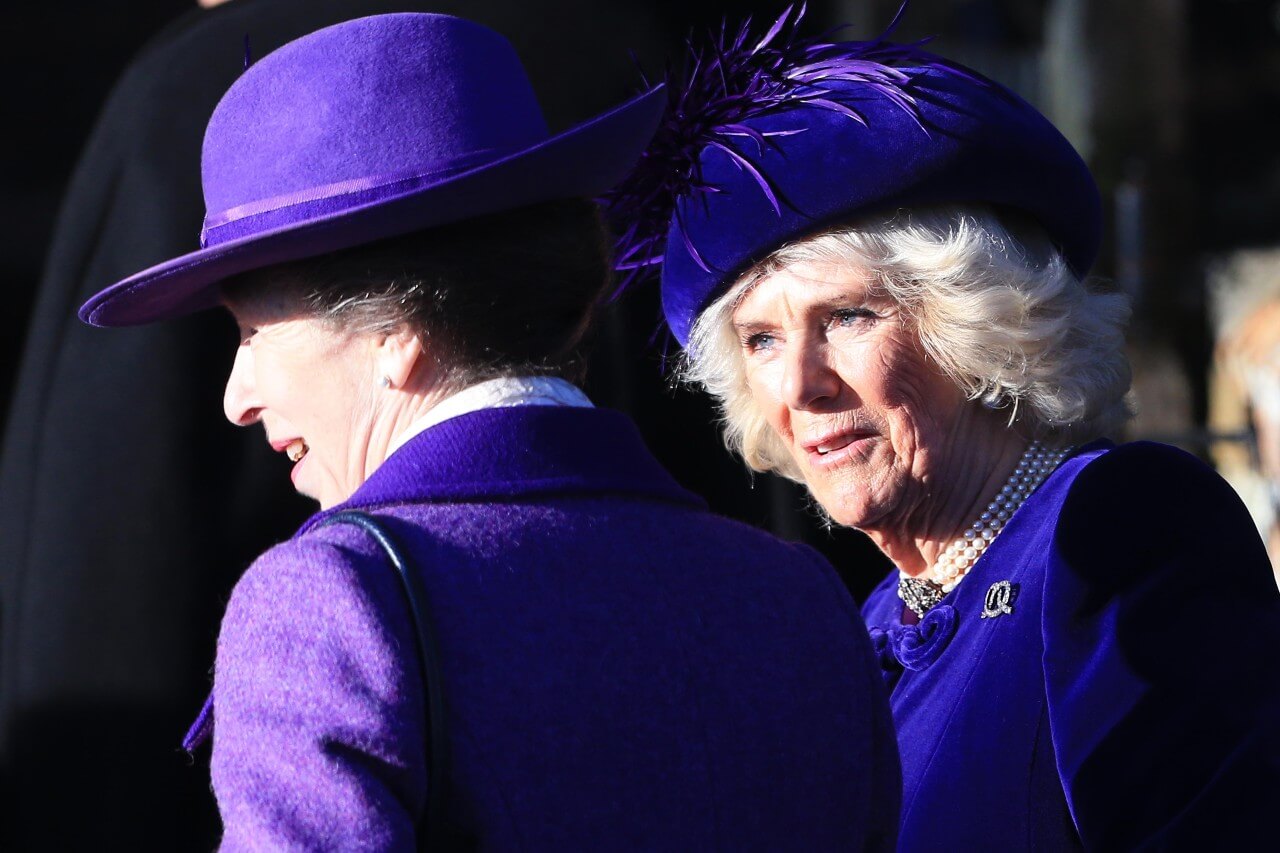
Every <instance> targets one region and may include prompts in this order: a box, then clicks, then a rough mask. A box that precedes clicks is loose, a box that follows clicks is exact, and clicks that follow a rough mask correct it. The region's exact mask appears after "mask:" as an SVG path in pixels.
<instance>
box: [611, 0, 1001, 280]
mask: <svg viewBox="0 0 1280 853" xmlns="http://www.w3.org/2000/svg"><path fill="white" fill-rule="evenodd" d="M905 9H906V3H905V2H904V3H903V5H902V7H901V8H899V10H898V13H897V15H896V16H895V17H894V20H893V22H892V23H891V24H890V25H889V27H888V28H887V29H886V30H885V31H884V32H883V33H882V34H881V35H880V36H879V37H878V38H876V39H874V40H871V41H861V42H832V41H829V40H828V38H829V35H830V34H825V35H823V36H819V37H816V38H801V37H799V36H798V35H797V29H798V27H799V25H800V22H801V20H802V19H803V18H804V14H805V5H804V4H803V3H802V4H800V5H799V6H798V7H797V6H794V5H792V6H788V7H787V8H786V9H785V10H784V11H783V13H782V14H781V15H780V16H779V17H778V19H777V20H776V21H774V22H773V25H772V26H771V27H769V29H768V30H767V31H766V32H765V34H764V35H763V36H762V37H761V38H760V39H759V40H758V41H754V43H753V40H752V36H751V33H752V22H751V19H750V18H748V19H747V20H746V21H745V22H744V23H743V24H742V25H741V26H740V27H739V28H738V29H737V30H736V31H734V32H732V33H731V32H730V31H729V29H728V27H727V25H726V26H725V27H724V28H722V30H721V32H720V33H719V35H718V36H716V37H714V38H713V39H712V41H711V43H710V44H709V45H708V46H705V47H699V46H696V45H694V44H693V43H692V41H691V42H690V43H689V51H690V52H689V57H688V62H687V67H686V69H685V70H684V72H683V74H681V75H679V76H672V75H668V77H669V79H668V86H667V93H668V95H667V97H668V101H667V111H666V114H665V116H664V118H663V121H662V124H661V125H660V126H659V128H658V132H657V134H656V135H655V136H654V138H653V141H652V142H651V143H650V144H649V148H648V149H647V150H646V151H645V153H644V154H643V155H642V156H641V159H640V162H639V163H638V164H637V165H636V167H635V168H634V169H633V171H632V172H631V174H630V175H629V176H628V177H627V178H626V180H624V181H623V182H622V183H621V184H619V185H618V186H617V187H616V188H614V189H613V190H612V191H610V193H609V194H608V195H607V196H605V198H604V199H603V201H604V204H605V207H606V209H607V211H608V214H609V217H610V219H611V220H612V221H614V222H615V223H617V224H618V225H619V226H620V231H621V233H620V235H619V237H618V240H617V242H616V244H615V258H616V261H615V267H616V269H617V270H618V271H619V273H620V276H619V284H618V288H617V290H616V291H615V293H614V296H615V298H616V297H617V296H618V295H620V294H621V293H622V292H624V291H625V290H627V289H628V288H629V287H630V286H631V285H632V284H634V283H635V282H636V281H637V280H639V279H642V278H645V277H647V275H649V274H654V273H656V272H657V271H658V269H659V267H660V265H661V264H662V259H663V255H664V253H665V250H666V245H667V241H668V232H669V230H671V228H672V221H673V218H674V220H675V227H674V230H675V232H676V233H678V234H679V235H680V238H681V240H682V241H683V243H684V246H685V248H686V249H687V250H688V252H689V254H690V256H691V257H692V258H693V259H694V261H695V262H696V263H697V264H698V266H700V267H701V268H702V269H703V270H704V271H706V272H711V270H710V269H709V268H708V266H707V264H706V262H705V261H704V260H703V259H702V256H701V255H700V254H699V253H698V251H697V248H696V247H695V246H694V245H693V241H692V240H690V239H689V236H688V234H687V233H686V230H685V228H684V227H683V225H682V223H681V221H680V219H681V217H680V214H679V208H678V206H677V203H678V202H679V201H680V199H682V198H685V197H691V198H696V197H698V196H705V195H708V194H713V193H716V192H718V188H717V187H715V186H713V185H711V184H709V183H707V182H705V181H703V179H702V175H701V173H700V171H701V170H700V169H699V159H700V156H701V154H702V152H703V151H704V150H706V149H707V148H708V147H712V148H716V149H718V150H720V151H722V152H723V153H724V154H726V155H727V156H728V157H729V158H730V159H731V160H732V161H733V163H734V164H735V165H736V166H737V167H738V168H739V169H741V170H742V171H744V172H746V173H747V174H749V175H750V177H751V178H752V180H753V181H754V182H755V184H756V185H757V186H758V187H759V188H760V191H761V192H762V193H763V194H764V196H765V197H766V198H767V199H768V201H769V203H770V205H771V206H772V207H773V209H774V211H775V212H778V213H781V210H782V206H783V205H787V200H786V197H785V196H784V195H783V194H782V193H781V192H780V191H779V190H778V188H777V187H776V186H774V184H773V183H772V182H771V181H770V180H769V177H768V176H767V175H766V174H765V173H764V172H762V171H761V170H760V169H759V168H757V166H756V165H755V164H754V163H753V162H752V159H751V156H750V152H749V150H750V149H754V150H755V152H756V153H757V155H759V154H760V153H762V152H763V151H764V149H765V148H766V147H770V146H772V145H773V144H774V139H776V138H778V137H781V136H787V135H793V134H795V133H799V132H803V131H796V130H792V131H781V132H760V131H757V130H755V129H754V128H752V127H750V126H749V125H748V124H747V122H748V121H751V120H754V119H758V118H760V117H762V116H767V115H772V114H777V113H781V112H785V111H787V110H791V109H796V108H798V107H806V108H816V109H822V110H828V111H831V112H834V113H838V114H840V115H843V116H845V117H847V118H848V119H849V120H850V121H855V122H858V123H860V124H863V125H865V124H866V123H867V121H866V118H865V117H864V116H863V113H862V112H861V111H860V110H859V109H858V103H859V102H860V101H865V99H867V98H883V99H886V100H888V101H889V102H890V103H892V104H894V105H896V106H897V107H898V108H900V109H901V110H902V111H903V112H905V113H906V114H907V115H909V116H910V117H911V118H912V119H913V120H914V121H915V123H916V124H917V125H918V126H919V127H920V129H921V130H922V131H923V132H925V133H927V132H928V130H927V128H926V127H925V125H924V122H923V121H922V119H921V114H920V110H919V109H918V106H917V102H916V97H915V95H913V93H912V80H913V78H914V77H915V76H916V75H917V74H919V73H921V72H923V71H926V70H932V71H937V72H941V73H943V74H947V75H952V76H957V77H962V78H964V79H966V80H970V81H972V82H975V83H978V84H980V85H988V84H987V81H986V80H985V79H984V78H982V77H980V76H978V75H976V74H973V73H972V72H969V71H967V70H966V69H963V68H960V67H957V66H954V65H951V64H949V63H944V62H941V61H939V58H938V57H936V56H933V55H932V54H929V53H926V52H924V51H923V50H921V49H920V47H921V45H923V44H924V42H916V43H912V44H893V43H890V42H887V41H885V39H886V38H887V37H888V36H889V35H890V34H891V33H892V32H893V30H894V28H895V27H896V26H897V24H898V21H899V20H900V19H901V17H902V14H903V12H904V11H905ZM851 83H852V84H856V85H855V86H852V87H851V86H849V85H848V84H851ZM832 84H841V85H839V86H838V88H833V87H832ZM744 149H746V150H744ZM788 206H789V205H788Z"/></svg>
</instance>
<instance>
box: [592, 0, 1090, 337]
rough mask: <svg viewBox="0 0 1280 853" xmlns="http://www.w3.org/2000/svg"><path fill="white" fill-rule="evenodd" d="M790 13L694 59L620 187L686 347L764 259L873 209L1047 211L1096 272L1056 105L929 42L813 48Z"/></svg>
mask: <svg viewBox="0 0 1280 853" xmlns="http://www.w3.org/2000/svg"><path fill="white" fill-rule="evenodd" d="M791 12H792V10H791V9H788V10H787V12H784V13H783V15H782V17H781V18H779V19H778V21H776V22H775V23H774V25H773V27H772V28H771V29H770V30H769V31H768V32H767V33H764V34H763V37H759V36H752V35H751V34H750V32H749V26H745V25H744V26H743V28H742V29H740V30H739V31H738V32H737V33H736V34H733V35H725V36H722V37H721V39H720V41H719V43H717V44H715V45H714V46H713V47H711V48H710V49H707V50H705V51H700V52H695V53H694V55H693V57H692V61H691V65H690V68H689V70H688V71H687V73H686V75H685V79H683V80H682V81H680V82H678V83H674V84H673V85H671V86H669V88H668V98H669V101H670V103H669V105H668V110H667V115H666V118H665V119H664V121H663V125H662V126H661V127H660V128H659V130H658V132H657V134H656V136H655V137H654V140H653V142H652V143H651V144H650V147H649V149H648V150H647V151H646V152H645V154H644V156H643V157H642V158H641V160H640V161H639V164H638V165H637V167H636V169H635V170H634V171H633V173H632V174H631V175H630V176H629V177H628V178H627V179H626V180H625V181H624V182H623V183H622V185H621V186H620V187H619V188H617V189H616V190H615V191H614V192H613V193H612V194H611V196H610V209H611V214H612V215H613V217H614V219H615V221H617V222H618V224H619V225H620V227H621V228H622V229H623V232H624V233H623V236H622V238H621V240H620V242H619V246H618V252H617V259H618V267H619V270H620V271H622V272H623V273H624V274H625V275H626V276H627V277H628V278H630V279H634V278H636V277H638V276H640V275H642V274H643V273H644V272H645V271H650V270H655V269H657V268H658V267H659V266H660V267H661V273H662V303H663V311H664V313H665V314H666V318H667V324H668V325H669V326H670V328H671V331H672V332H673V333H674V334H675V337H676V339H677V340H679V341H680V343H681V345H685V344H686V343H687V342H688V337H689V331H690V329H691V327H692V325H693V322H694V320H695V319H696V318H697V316H698V314H699V313H700V312H701V311H702V310H703V309H705V308H706V307H707V306H708V305H710V303H711V302H713V301H714V300H715V299H716V298H717V297H718V296H720V295H721V294H722V293H723V292H724V291H725V290H726V289H727V288H728V287H729V285H730V284H731V283H732V282H733V281H734V280H735V279H736V278H737V277H738V276H739V275H741V274H742V273H743V272H745V271H746V270H747V269H748V268H750V266H751V265H752V264H754V263H756V262H758V261H760V260H762V259H763V258H764V257H766V256H767V255H769V254H770V253H771V252H773V251H774V250H775V249H777V248H779V247H780V246H782V245H783V244H784V243H786V242H787V241H790V240H794V239H797V238H801V237H804V236H806V235H808V234H811V233H813V232H815V231H817V230H820V229H822V228H823V227H826V226H830V225H834V224H836V223H839V222H843V221H847V220H849V219H851V218H854V217H857V216H860V215H864V214H872V213H877V212H888V213H892V212H894V211H896V210H898V209H900V208H904V207H911V206H920V205H928V204H941V203H948V202H979V203H986V204H990V205H993V206H996V207H997V208H1011V209H1014V210H1017V211H1020V212H1022V213H1024V214H1028V215H1030V216H1031V217H1032V218H1034V219H1035V220H1036V221H1038V222H1039V223H1040V224H1041V226H1042V227H1043V228H1044V229H1045V231H1046V232H1047V233H1048V234H1049V236H1050V238H1051V239H1052V240H1054V241H1055V242H1056V243H1057V245H1058V246H1059V247H1060V249H1061V250H1062V252H1063V254H1064V256H1065V257H1066V259H1067V262H1068V263H1069V264H1070V265H1071V266H1072V268H1073V269H1075V270H1076V272H1077V273H1081V274H1083V273H1084V272H1085V271H1087V270H1088V268H1089V267H1090V265H1091V264H1092V263H1093V261H1094V258H1095V256H1096V255H1097V251H1098V245H1099V242H1100V239H1101V221H1102V217H1101V200H1100V198H1099V194H1098V188H1097V186H1096V184H1095V183H1094V180H1093V177H1092V176H1091V175H1090V173H1089V170H1088V167H1086V166H1085V164H1084V162H1083V161H1082V160H1081V159H1080V156H1079V155H1078V154H1076V152H1075V150H1074V149H1073V148H1072V147H1071V145H1070V143H1068V142H1067V141H1066V139H1064V138H1063V136H1062V134H1060V133H1059V132H1058V131H1057V129H1056V128H1054V127H1053V125H1052V124H1050V123H1049V121H1048V120H1047V119H1046V118H1045V117H1044V116H1042V115H1041V114H1040V113H1039V112H1037V111H1036V110H1035V109H1034V108H1033V107H1031V106H1030V105H1029V104H1027V103H1026V102H1025V101H1023V100H1022V99H1021V98H1019V97H1018V96H1017V95H1015V94H1013V93H1012V92H1010V91H1009V90H1007V89H1005V88H1003V87H1002V86H1000V85H998V84H996V83H993V82H991V81H990V80H987V79H986V78H984V77H982V76H980V75H979V74H977V73H976V72H973V71H970V70H969V69H967V68H964V67H962V66H960V65H956V64H954V63H950V62H948V61H946V60H944V59H942V58H940V57H937V56H934V55H932V54H930V53H926V52H924V51H923V50H920V49H919V46H918V45H899V44H893V43H890V42H887V41H884V40H883V38H884V37H881V39H877V40H875V41H869V42H849V43H843V44H833V43H828V42H825V41H818V40H812V41H802V40H800V39H798V38H797V37H796V35H795V25H796V24H797V23H798V21H799V17H800V14H799V13H797V14H795V15H794V16H793V15H792V14H791ZM895 23H896V22H895ZM890 30H892V26H891V27H890ZM623 286H624V287H625V286H626V282H624V285H623Z"/></svg>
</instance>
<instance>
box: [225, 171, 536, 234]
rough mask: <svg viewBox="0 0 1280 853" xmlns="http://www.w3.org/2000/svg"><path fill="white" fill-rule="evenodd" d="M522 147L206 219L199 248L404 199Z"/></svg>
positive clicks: (338, 185)
mask: <svg viewBox="0 0 1280 853" xmlns="http://www.w3.org/2000/svg"><path fill="white" fill-rule="evenodd" d="M522 147H523V146H512V147H510V148H484V149H481V150H479V151H471V152H468V153H466V154H464V155H462V156H461V157H455V158H452V159H450V160H445V161H442V162H440V163H437V164H436V165H434V166H433V167H432V168H428V169H422V168H416V169H406V170H404V171H400V172H391V173H388V174H383V175H372V176H369V177H364V178H352V179H350V180H346V181H336V182H334V183H331V184H322V185H320V186H318V187H308V188H307V189H305V190H299V191H297V192H292V193H285V194H283V195H277V196H272V197H270V198H265V199H258V200H256V201H251V202H246V203H245V204H240V205H236V206H235V207H231V208H227V209H226V210H223V211H220V212H218V213H210V214H206V215H205V218H204V227H203V228H201V229H200V248H202V249H207V248H209V247H210V246H217V245H220V244H222V243H228V242H230V241H232V240H236V239H239V238H241V237H248V236H251V235H254V234H260V233H262V232H264V231H268V230H271V229H274V228H279V227H282V226H286V225H292V224H295V223H299V222H304V221H307V220H311V219H316V218H318V217H321V216H325V215H326V214H331V213H339V212H342V211H344V210H350V209H353V208H356V207H360V206H362V205H365V204H369V203H372V202H376V201H381V200H383V199H386V198H388V197H391V196H398V195H403V194H404V193H405V192H407V191H411V190H414V189H420V188H425V187H427V186H430V185H431V184H434V183H437V182H439V181H440V180H443V179H444V178H449V177H452V176H454V175H456V174H458V173H460V172H465V171H467V170H469V169H472V168H475V167H476V166H478V165H481V164H483V163H488V162H493V161H495V160H498V159H501V158H502V157H504V156H506V155H507V154H512V153H515V152H516V151H518V150H521V148H522Z"/></svg>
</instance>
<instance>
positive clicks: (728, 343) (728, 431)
mask: <svg viewBox="0 0 1280 853" xmlns="http://www.w3.org/2000/svg"><path fill="white" fill-rule="evenodd" d="M812 263H821V264H831V265H834V266H850V265H852V266H854V267H856V268H857V269H859V270H861V271H864V272H866V273H869V275H870V280H871V281H872V282H873V284H872V286H873V287H875V288H877V289H878V290H879V291H880V292H881V293H883V294H885V295H887V296H889V297H890V298H892V299H893V300H894V301H895V302H896V303H897V305H898V307H899V309H900V312H901V314H902V316H903V317H904V318H905V322H906V324H907V326H908V328H909V329H910V331H912V332H913V333H914V334H916V335H917V336H918V338H919V340H920V343H921V345H922V347H923V349H924V352H925V353H926V355H927V356H928V357H929V358H930V359H932V360H933V362H934V363H936V364H937V365H938V367H939V368H941V370H942V372H943V373H944V374H945V375H946V376H948V377H950V379H951V380H952V381H953V382H955V383H956V385H957V386H958V387H959V388H960V389H961V390H962V391H963V392H964V393H965V395H966V396H967V397H968V398H969V399H970V400H973V401H975V403H979V404H984V405H986V406H988V407H991V408H999V409H1008V411H1009V425H1010V427H1011V428H1013V429H1017V430H1019V431H1020V432H1022V433H1023V434H1025V435H1027V436H1028V437H1029V438H1037V439H1039V440H1041V441H1043V442H1045V443H1046V444H1048V445H1050V446H1065V445H1070V444H1079V443H1081V442H1085V441H1088V440H1091V439H1094V438H1097V437H1099V436H1102V435H1107V434H1112V433H1114V432H1115V431H1116V430H1118V429H1120V428H1121V427H1122V426H1123V424H1124V422H1125V421H1126V420H1128V419H1129V418H1130V417H1131V416H1132V408H1131V406H1130V403H1129V400H1128V391H1129V382H1130V370H1129V361H1128V358H1127V357H1126V355H1125V352H1124V327H1125V324H1126V323H1127V322H1128V319H1129V303H1128V300H1127V299H1126V298H1125V297H1124V296H1123V295H1122V294H1119V293H1114V292H1106V291H1105V290H1103V289H1101V288H1100V287H1098V286H1097V283H1096V282H1095V281H1093V280H1081V279H1080V278H1079V277H1077V276H1076V275H1075V274H1074V273H1073V272H1072V271H1071V269H1070V268H1069V267H1068V266H1067V263H1066V261H1065V260H1064V259H1063V257H1062V254H1061V253H1060V252H1059V251H1058V250H1057V249H1056V248H1054V247H1053V246H1052V245H1051V244H1050V243H1049V241H1048V239H1047V238H1046V237H1045V236H1044V234H1043V232H1042V231H1041V229H1040V228H1039V227H1038V226H1035V225H1030V224H1024V223H1022V222H1021V221H1015V220H1013V219H1012V218H1007V217H997V216H996V215H995V214H994V213H993V212H992V211H991V210H989V209H987V208H985V207H977V206H945V207H929V208H920V209H915V210H905V211H899V212H898V213H897V215H895V216H893V217H892V218H891V219H889V220H888V221H876V220H862V221H859V222H857V223H855V224H854V225H852V226H843V227H837V228H833V229H830V230H827V231H824V232H821V233H819V234H817V235H816V236H812V237H808V238H805V239H803V240H799V241H797V242H793V243H788V244H786V245H784V246H782V247H781V248H779V249H778V250H776V251H775V252H774V253H773V254H771V255H769V256H768V257H766V258H765V259H764V260H763V261H761V262H760V263H758V264H756V265H755V266H754V267H752V268H751V269H750V270H748V271H747V272H746V273H745V274H743V275H742V276H741V277H740V278H739V279H738V280H737V281H736V282H734V284H733V285H732V286H731V287H730V288H729V290H728V292H726V293H725V294H724V295H723V296H721V297H720V298H719V299H717V300H716V301H715V302H713V303H712V304H711V305H710V307H708V308H707V309H706V310H704V311H703V312H702V314H701V315H700V316H699V317H698V319H697V321H696V322H695V323H694V326H693V329H692V330H691V332H690V335H689V344H688V347H687V348H686V351H685V356H684V360H683V362H682V365H681V368H680V375H681V378H682V379H684V380H685V381H689V382H693V383H695V384H698V385H701V386H702V387H704V388H705V389H706V390H707V391H708V392H710V393H711V394H712V396H714V397H715V398H716V399H717V400H718V401H719V404H720V409H721V413H722V415H723V419H724V432H725V443H726V444H727V445H728V446H729V449H730V450H732V451H734V452H736V453H738V454H739V455H741V456H742V458H743V459H744V460H745V461H746V463H747V465H748V466H750V467H751V468H753V469H754V470H756V471H775V472H777V473H779V474H782V475H783V476H786V477H790V478H791V479H793V480H799V479H801V477H800V472H799V470H798V469H797V468H796V466H795V463H794V462H793V461H792V459H791V456H790V454H789V453H788V452H787V450H786V448H785V447H784V446H783V444H782V442H781V440H780V439H779V438H778V437H777V435H776V434H775V433H774V432H773V430H772V429H771V428H770V427H769V425H768V423H767V421H766V420H765V417H764V415H763V414H762V413H761V412H760V411H759V410H758V409H757V408H756V405H755V401H754V400H753V399H752V396H751V392H750V390H749V389H748V387H747V379H746V370H745V365H744V362H743V356H742V345H741V342H740V341H739V340H738V336H737V334H736V333H735V331H734V329H733V314H734V311H735V309H736V308H737V306H738V305H739V304H740V303H741V301H742V300H743V298H744V297H745V296H746V295H747V293H749V292H750V291H751V289H752V288H753V287H755V285H757V284H758V283H759V282H761V281H762V280H764V279H765V278H767V277H768V276H770V275H773V274H774V273H776V272H778V271H780V270H782V269H784V268H786V267H789V266H791V265H793V264H812Z"/></svg>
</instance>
